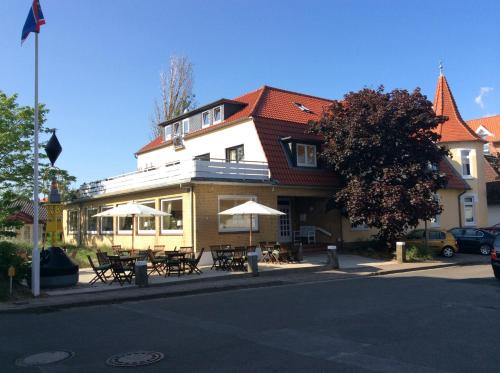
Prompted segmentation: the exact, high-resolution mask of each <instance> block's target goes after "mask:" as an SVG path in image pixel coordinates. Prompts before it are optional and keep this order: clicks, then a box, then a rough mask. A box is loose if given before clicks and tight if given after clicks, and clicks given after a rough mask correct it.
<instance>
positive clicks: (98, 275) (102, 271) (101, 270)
mask: <svg viewBox="0 0 500 373" xmlns="http://www.w3.org/2000/svg"><path fill="white" fill-rule="evenodd" d="M87 259H88V260H89V264H90V267H92V270H93V271H94V274H95V276H94V277H93V278H92V280H90V281H89V284H90V285H93V284H95V283H96V282H97V281H98V280H101V282H102V283H104V284H105V283H106V279H107V276H106V272H107V271H109V269H110V268H111V266H110V265H109V264H106V265H98V266H96V265H94V262H93V261H92V258H91V257H90V255H87Z"/></svg>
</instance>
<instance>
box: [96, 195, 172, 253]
mask: <svg viewBox="0 0 500 373" xmlns="http://www.w3.org/2000/svg"><path fill="white" fill-rule="evenodd" d="M168 215H171V214H169V213H167V212H163V211H160V210H156V209H153V208H151V207H148V206H144V205H141V204H139V203H133V202H129V203H127V204H124V205H119V206H116V207H113V208H112V209H109V210H106V211H103V212H100V213H99V214H95V215H94V217H103V216H116V217H122V218H123V217H128V216H131V217H132V250H133V249H134V236H135V217H136V216H138V217H151V216H168Z"/></svg>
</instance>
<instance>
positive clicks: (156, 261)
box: [147, 250, 165, 276]
mask: <svg viewBox="0 0 500 373" xmlns="http://www.w3.org/2000/svg"><path fill="white" fill-rule="evenodd" d="M147 255H148V259H149V263H150V264H151V265H150V266H148V270H149V273H148V275H151V274H153V273H155V272H156V273H158V275H160V276H161V275H162V274H163V267H164V264H165V258H156V257H155V256H154V253H153V251H151V250H148V254H147Z"/></svg>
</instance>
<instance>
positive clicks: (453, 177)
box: [439, 158, 470, 190]
mask: <svg viewBox="0 0 500 373" xmlns="http://www.w3.org/2000/svg"><path fill="white" fill-rule="evenodd" d="M439 171H440V172H442V173H444V174H446V176H447V181H448V183H447V185H446V188H445V189H460V190H467V189H470V187H469V185H468V184H467V183H466V182H465V180H464V179H463V178H462V176H460V174H459V173H458V172H457V170H455V169H454V168H453V166H452V165H451V163H450V161H449V160H448V159H447V158H442V159H441V162H439Z"/></svg>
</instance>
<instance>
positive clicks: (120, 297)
mask: <svg viewBox="0 0 500 373" xmlns="http://www.w3.org/2000/svg"><path fill="white" fill-rule="evenodd" d="M325 261H326V256H325V255H312V256H308V257H306V260H305V261H304V262H303V263H300V264H283V265H279V266H278V265H266V264H261V265H260V267H259V269H260V273H259V276H258V277H252V275H251V274H249V273H241V272H240V273H238V272H221V271H211V270H210V269H209V268H204V275H201V276H197V275H190V276H181V277H175V276H174V277H167V278H166V279H164V278H163V279H164V281H160V279H158V280H157V281H156V282H154V278H153V281H152V283H151V285H150V286H148V287H144V288H140V287H137V286H135V285H128V286H123V287H119V286H116V287H115V286H114V285H112V286H109V285H100V286H101V288H99V289H95V288H92V287H88V286H87V287H82V288H78V287H76V288H73V289H62V290H53V291H47V292H45V293H44V294H43V295H42V296H41V297H39V298H36V299H35V298H32V299H27V300H25V301H18V302H13V303H0V312H19V311H23V310H24V311H27V310H32V311H36V310H50V309H58V308H65V307H76V306H87V305H95V304H106V303H119V302H124V301H130V300H141V299H152V298H165V297H175V296H182V295H189V294H199V293H206V292H218V291H228V290H237V289H244V288H256V287H264V286H278V285H286V284H293V283H299V282H317V281H331V280H337V279H347V278H355V277H360V276H375V275H384V274H391V273H398V272H409V271H419V270H425V269H435V268H442V267H450V266H461V265H473V264H486V263H489V258H488V257H482V256H479V255H467V254H461V255H457V256H456V257H455V258H452V259H443V260H435V261H428V262H423V263H402V264H400V263H397V262H396V261H380V260H373V259H369V258H364V257H359V256H356V255H341V256H340V265H341V268H340V269H339V270H333V269H329V268H328V267H326V266H325ZM157 277H158V276H157Z"/></svg>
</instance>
